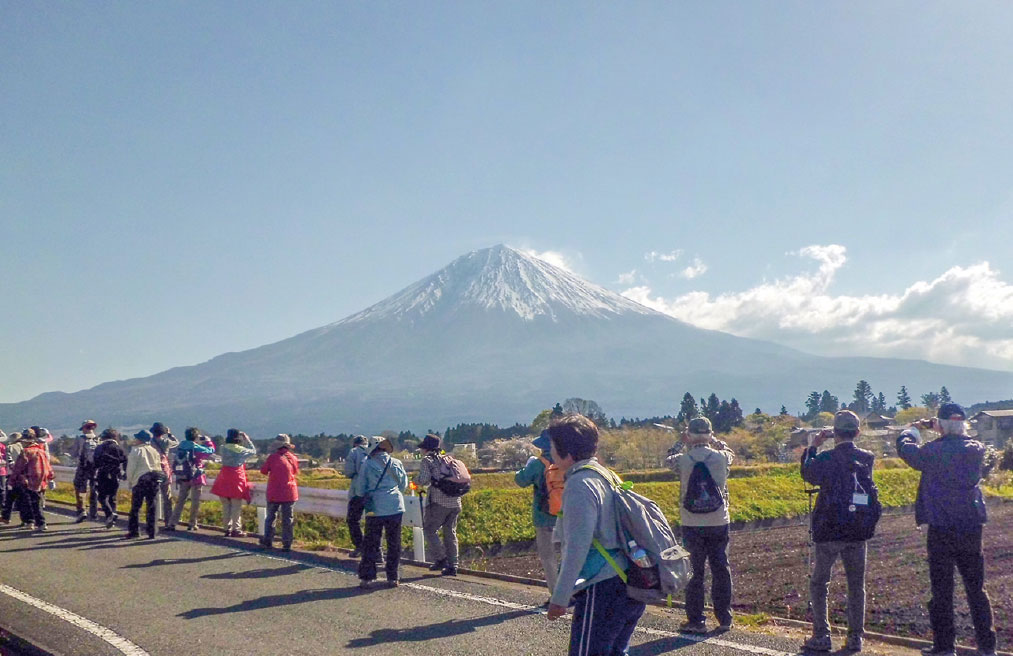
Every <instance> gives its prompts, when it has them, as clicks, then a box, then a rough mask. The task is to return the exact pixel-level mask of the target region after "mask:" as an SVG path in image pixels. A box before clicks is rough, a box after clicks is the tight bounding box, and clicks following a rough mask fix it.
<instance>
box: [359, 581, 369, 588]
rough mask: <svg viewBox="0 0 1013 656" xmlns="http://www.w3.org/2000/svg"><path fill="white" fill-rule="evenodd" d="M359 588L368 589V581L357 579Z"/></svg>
mask: <svg viewBox="0 0 1013 656" xmlns="http://www.w3.org/2000/svg"><path fill="white" fill-rule="evenodd" d="M359 589H360V590H369V581H367V580H366V579H359Z"/></svg>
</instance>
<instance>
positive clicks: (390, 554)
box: [359, 513, 404, 581]
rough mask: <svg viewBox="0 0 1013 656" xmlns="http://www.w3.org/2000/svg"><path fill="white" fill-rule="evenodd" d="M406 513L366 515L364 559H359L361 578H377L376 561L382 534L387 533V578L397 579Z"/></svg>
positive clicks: (368, 579) (378, 557)
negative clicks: (402, 522) (403, 520)
mask: <svg viewBox="0 0 1013 656" xmlns="http://www.w3.org/2000/svg"><path fill="white" fill-rule="evenodd" d="M403 515H404V513H397V514H396V515H385V516H383V517H375V516H372V515H370V516H368V517H366V535H365V536H364V538H363V547H362V560H360V561H359V578H360V579H362V580H363V581H372V580H374V579H376V561H377V560H379V559H380V534H381V533H386V535H387V561H386V563H385V564H386V570H387V580H388V581H397V579H398V574H397V570H398V565H399V564H400V562H401V518H402V516H403Z"/></svg>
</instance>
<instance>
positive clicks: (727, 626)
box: [718, 618, 733, 631]
mask: <svg viewBox="0 0 1013 656" xmlns="http://www.w3.org/2000/svg"><path fill="white" fill-rule="evenodd" d="M732 624H733V622H732V619H731V618H728V619H727V620H725V621H723V622H721V623H720V624H718V631H731V630H732Z"/></svg>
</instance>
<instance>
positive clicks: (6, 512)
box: [0, 485, 32, 524]
mask: <svg viewBox="0 0 1013 656" xmlns="http://www.w3.org/2000/svg"><path fill="white" fill-rule="evenodd" d="M22 494H24V487H23V486H21V485H15V486H14V487H11V488H10V489H9V490H7V499H6V501H4V505H3V511H2V514H0V517H2V518H3V520H4V521H5V522H6V521H9V520H10V518H11V511H12V510H14V509H15V508H17V509H18V514H19V515H21V523H22V524H30V523H31V522H32V520H31V518H30V517H29V516H28V514H27V513H26V512H25V506H24V504H23V503H21V495H22Z"/></svg>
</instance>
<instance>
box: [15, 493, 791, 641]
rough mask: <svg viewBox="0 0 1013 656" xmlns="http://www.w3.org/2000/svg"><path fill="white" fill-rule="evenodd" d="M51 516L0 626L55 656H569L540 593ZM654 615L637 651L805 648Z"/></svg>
mask: <svg viewBox="0 0 1013 656" xmlns="http://www.w3.org/2000/svg"><path fill="white" fill-rule="evenodd" d="M49 520H50V531H49V532H48V533H43V534H37V533H29V532H24V531H19V530H17V529H15V528H13V527H6V528H3V529H2V530H0V627H2V628H4V629H7V630H9V631H11V632H12V633H14V634H15V635H18V636H20V637H22V638H25V639H27V640H30V641H32V642H33V643H35V644H37V645H38V646H40V647H42V648H44V649H46V650H48V651H50V652H52V653H54V654H63V655H71V654H86V655H88V656H102V655H106V654H110V655H117V654H132V655H133V656H143V655H144V654H201V655H208V656H222V655H226V654H243V655H255V654H265V655H270V656H277V655H278V654H292V655H296V654H307V655H312V656H320V655H321V654H363V655H366V654H383V655H384V656H390V655H392V654H417V653H420V652H423V651H425V652H427V653H437V654H447V655H454V654H469V655H474V654H490V655H497V656H500V655H513V654H538V655H542V654H545V655H548V654H553V655H559V654H565V653H566V645H567V641H568V637H569V629H570V624H569V620H568V619H562V620H559V621H557V622H552V623H550V622H549V621H547V619H546V618H545V616H544V614H542V613H541V612H540V611H539V610H538V609H537V608H536V607H537V605H538V604H539V603H541V602H542V601H544V600H545V597H546V595H545V593H544V591H543V590H541V589H538V588H532V587H529V586H518V585H513V584H507V583H502V582H499V581H492V580H489V579H484V578H478V577H469V576H460V577H458V578H456V579H450V578H444V577H439V576H433V575H432V574H430V572H428V570H423V569H419V568H414V567H403V568H402V574H401V576H402V585H401V587H400V588H397V589H386V588H377V589H373V590H370V591H361V590H359V588H358V579H357V577H356V576H355V573H354V563H353V562H352V561H351V560H348V559H347V558H342V557H340V556H339V557H337V558H335V559H331V558H323V557H319V556H315V555H313V554H302V553H298V552H294V553H293V554H286V555H285V556H286V557H282V554H280V553H279V552H267V553H265V552H263V551H261V550H260V549H259V548H257V547H255V546H254V545H255V543H254V541H253V540H225V539H224V538H221V537H220V536H216V535H212V534H210V533H203V532H198V534H187V533H185V532H183V533H174V534H165V535H160V536H158V537H157V538H156V539H155V540H143V539H142V540H129V541H127V540H122V539H121V536H122V535H123V533H124V531H123V530H122V529H121V528H117V529H113V530H106V529H105V528H104V527H102V526H100V525H98V524H94V523H90V522H86V523H84V524H73V523H71V522H72V520H71V518H70V517H68V516H66V515H61V514H53V513H50V514H49ZM15 522H16V520H15ZM381 579H382V575H381ZM47 604H48V605H47ZM39 606H41V607H39ZM654 611H655V609H651V612H649V613H648V614H647V615H645V618H644V620H642V622H641V624H640V629H638V632H637V633H636V635H635V636H634V645H635V646H634V648H633V649H631V654H633V655H634V656H647V655H649V654H661V653H668V652H670V651H674V650H678V651H679V652H680V654H681V655H682V656H714V655H716V654H727V655H733V654H734V655H735V656H745V655H746V654H750V653H751V654H761V655H762V656H783V654H794V653H797V650H796V646H797V644H798V639H797V637H793V638H786V637H778V636H770V635H759V634H753V633H748V632H745V631H740V630H738V629H736V630H733V631H731V632H729V633H726V634H723V635H720V636H717V635H715V636H711V637H709V638H708V639H707V641H705V642H697V641H695V640H690V639H688V638H686V637H682V636H679V635H678V633H677V631H678V629H677V626H678V623H679V622H680V621H681V620H682V619H683V617H682V614H681V613H680V612H677V611H668V610H661V609H658V610H657V612H654ZM68 613H71V614H72V615H69V614H68ZM96 633H97V634H99V635H96Z"/></svg>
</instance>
